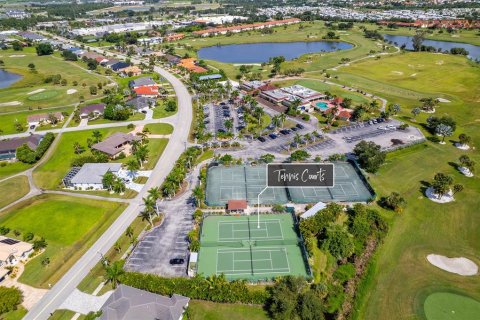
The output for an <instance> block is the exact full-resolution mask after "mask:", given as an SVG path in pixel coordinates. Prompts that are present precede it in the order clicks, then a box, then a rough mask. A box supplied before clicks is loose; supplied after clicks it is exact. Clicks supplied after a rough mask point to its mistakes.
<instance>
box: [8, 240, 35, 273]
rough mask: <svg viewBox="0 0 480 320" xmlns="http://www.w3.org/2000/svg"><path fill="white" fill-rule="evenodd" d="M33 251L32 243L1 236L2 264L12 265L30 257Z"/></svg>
mask: <svg viewBox="0 0 480 320" xmlns="http://www.w3.org/2000/svg"><path fill="white" fill-rule="evenodd" d="M32 251H33V246H32V244H30V243H28V242H23V241H19V240H15V239H11V238H7V237H4V236H0V266H2V267H6V266H12V265H15V264H17V262H19V261H20V260H24V259H27V258H28V255H29V254H30V253H31V252H32Z"/></svg>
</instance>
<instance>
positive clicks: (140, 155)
mask: <svg viewBox="0 0 480 320" xmlns="http://www.w3.org/2000/svg"><path fill="white" fill-rule="evenodd" d="M148 153H149V150H148V146H147V145H145V144H143V145H141V146H140V147H138V149H137V151H136V152H135V158H137V161H138V163H139V164H140V167H141V168H143V164H144V163H145V161H147V159H148Z"/></svg>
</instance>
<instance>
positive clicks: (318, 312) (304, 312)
mask: <svg viewBox="0 0 480 320" xmlns="http://www.w3.org/2000/svg"><path fill="white" fill-rule="evenodd" d="M297 309H298V315H299V316H300V319H301V320H323V319H325V316H324V314H323V310H324V307H323V304H322V299H321V298H320V297H319V296H318V295H317V294H316V293H315V292H314V291H313V290H309V291H307V292H305V293H303V294H301V295H300V297H299V299H298V307H297Z"/></svg>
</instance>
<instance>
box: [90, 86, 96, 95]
mask: <svg viewBox="0 0 480 320" xmlns="http://www.w3.org/2000/svg"><path fill="white" fill-rule="evenodd" d="M97 92H98V91H97V87H96V86H93V85H92V86H90V94H91V95H92V96H96V95H97Z"/></svg>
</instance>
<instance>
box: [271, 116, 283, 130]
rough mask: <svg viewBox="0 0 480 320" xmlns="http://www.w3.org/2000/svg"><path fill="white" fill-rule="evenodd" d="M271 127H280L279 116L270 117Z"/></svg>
mask: <svg viewBox="0 0 480 320" xmlns="http://www.w3.org/2000/svg"><path fill="white" fill-rule="evenodd" d="M272 125H273V126H274V127H275V128H278V127H280V126H281V125H282V121H281V120H280V116H279V115H276V116H273V117H272Z"/></svg>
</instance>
